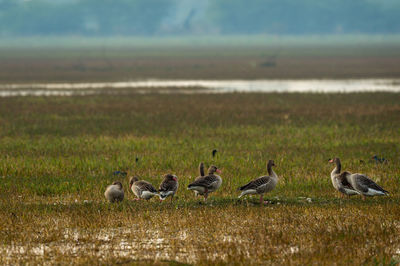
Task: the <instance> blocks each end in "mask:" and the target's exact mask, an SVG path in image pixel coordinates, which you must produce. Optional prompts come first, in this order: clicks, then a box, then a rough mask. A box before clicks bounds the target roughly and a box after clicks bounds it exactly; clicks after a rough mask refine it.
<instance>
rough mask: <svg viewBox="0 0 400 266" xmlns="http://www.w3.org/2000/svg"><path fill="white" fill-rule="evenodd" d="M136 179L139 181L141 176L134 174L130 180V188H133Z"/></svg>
mask: <svg viewBox="0 0 400 266" xmlns="http://www.w3.org/2000/svg"><path fill="white" fill-rule="evenodd" d="M136 181H139V178H138V177H137V176H132V177H131V179H130V180H129V189H131V188H132V185H133V183H135V182H136Z"/></svg>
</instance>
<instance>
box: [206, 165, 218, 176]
mask: <svg viewBox="0 0 400 266" xmlns="http://www.w3.org/2000/svg"><path fill="white" fill-rule="evenodd" d="M215 172H217V173H219V174H220V173H221V170H220V169H218V167H216V166H215V165H211V166H210V168H208V174H209V175H213V174H214V173H215Z"/></svg>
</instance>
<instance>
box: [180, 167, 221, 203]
mask: <svg viewBox="0 0 400 266" xmlns="http://www.w3.org/2000/svg"><path fill="white" fill-rule="evenodd" d="M215 172H217V173H221V171H220V170H219V169H218V167H216V166H215V165H212V166H210V168H209V169H208V175H206V176H199V177H197V178H196V179H195V181H194V182H193V183H191V184H189V186H188V189H189V190H194V192H195V193H196V195H197V194H199V195H204V201H207V197H208V194H209V193H211V192H214V191H216V190H217V189H218V188H219V187H220V186H221V184H222V178H221V177H220V176H219V175H216V174H214V173H215Z"/></svg>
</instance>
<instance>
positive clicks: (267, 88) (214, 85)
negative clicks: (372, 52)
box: [0, 79, 400, 97]
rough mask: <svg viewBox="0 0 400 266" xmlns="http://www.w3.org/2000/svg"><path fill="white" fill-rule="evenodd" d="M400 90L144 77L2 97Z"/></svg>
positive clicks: (36, 87)
mask: <svg viewBox="0 0 400 266" xmlns="http://www.w3.org/2000/svg"><path fill="white" fill-rule="evenodd" d="M378 91H388V92H400V80H399V79H350V80H145V81H129V82H103V83H101V82H99V83H42V84H39V83H32V84H0V97H10V96H72V95H93V94H105V93H106V94H107V93H111V94H123V93H186V94H194V93H228V92H316V93H337V92H343V93H349V92H378Z"/></svg>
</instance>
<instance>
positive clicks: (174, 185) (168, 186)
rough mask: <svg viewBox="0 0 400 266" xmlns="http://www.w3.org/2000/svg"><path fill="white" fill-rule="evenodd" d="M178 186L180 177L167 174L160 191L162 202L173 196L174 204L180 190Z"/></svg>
mask: <svg viewBox="0 0 400 266" xmlns="http://www.w3.org/2000/svg"><path fill="white" fill-rule="evenodd" d="M178 186H179V184H178V177H177V176H176V175H171V174H166V175H165V176H164V180H163V181H162V182H161V184H160V188H159V190H158V193H159V197H160V200H165V199H166V198H167V197H168V196H171V202H172V199H173V198H174V195H175V193H176V191H177V190H178Z"/></svg>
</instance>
